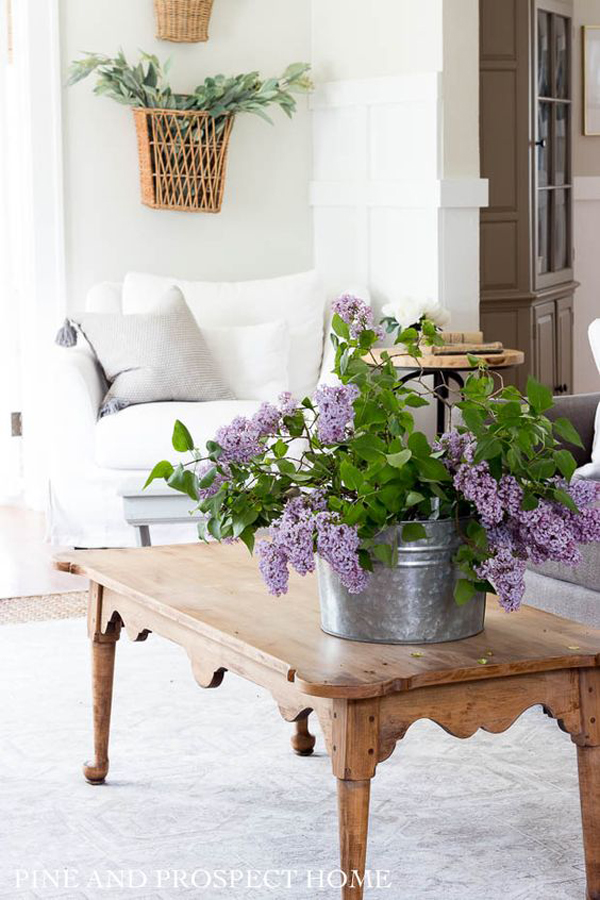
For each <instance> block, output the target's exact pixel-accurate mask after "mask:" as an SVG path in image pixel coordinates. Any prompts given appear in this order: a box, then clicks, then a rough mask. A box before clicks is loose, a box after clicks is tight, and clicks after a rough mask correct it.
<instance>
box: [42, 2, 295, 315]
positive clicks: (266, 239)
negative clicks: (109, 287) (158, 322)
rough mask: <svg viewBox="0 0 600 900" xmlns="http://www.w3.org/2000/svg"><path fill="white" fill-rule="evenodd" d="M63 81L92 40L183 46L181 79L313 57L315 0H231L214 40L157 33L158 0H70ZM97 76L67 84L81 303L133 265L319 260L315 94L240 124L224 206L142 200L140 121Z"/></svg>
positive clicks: (181, 269) (216, 266)
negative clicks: (292, 107)
mask: <svg viewBox="0 0 600 900" xmlns="http://www.w3.org/2000/svg"><path fill="white" fill-rule="evenodd" d="M60 6H61V53H62V68H63V83H64V80H65V77H66V70H67V66H68V64H69V62H70V60H72V59H73V58H74V57H76V56H78V55H79V54H80V52H81V51H83V50H95V51H99V52H102V53H107V54H113V53H115V52H116V51H117V50H118V49H119V47H123V49H124V50H125V52H126V54H127V56H128V57H129V58H130V59H135V58H136V56H137V54H138V52H139V49H140V48H142V49H144V50H147V51H148V52H150V53H156V54H157V55H158V56H159V57H160V58H161V59H166V58H167V57H169V56H172V57H173V66H172V69H171V73H170V78H171V80H172V82H173V85H174V88H175V89H176V90H178V91H183V92H185V91H186V90H190V89H193V88H194V87H195V86H196V85H197V84H199V83H200V82H201V81H202V80H203V79H204V77H205V76H207V75H215V74H217V73H219V72H222V73H224V74H235V73H238V72H244V71H252V70H254V69H257V70H259V71H260V72H261V73H262V74H263V75H264V76H270V75H276V74H279V73H281V72H282V71H283V69H284V68H285V67H286V66H287V65H288V63H290V62H295V61H299V60H303V61H304V60H305V61H307V62H309V61H310V59H311V27H310V18H311V10H310V4H308V3H291V2H282V0H235V2H230V0H223V2H217V3H215V5H214V10H213V15H212V18H211V27H210V35H211V38H210V40H209V41H208V42H207V43H205V44H189V45H186V44H173V43H168V42H164V41H157V40H156V38H155V36H154V30H155V28H154V17H153V10H152V2H151V0H126V2H123V0H102V2H94V3H92V2H82V0H61V4H60ZM92 86H93V85H92V81H91V79H90V80H88V81H84V82H82V83H81V84H78V85H76V86H75V87H72V88H68V89H65V90H64V93H63V103H64V150H65V167H64V168H65V218H66V257H67V288H68V296H69V304H70V308H71V309H75V308H80V307H81V305H82V303H83V300H84V296H85V293H86V291H87V290H88V288H89V287H90V286H91V285H92V284H94V283H96V282H98V281H103V280H110V281H120V280H121V279H122V278H123V275H124V274H125V273H126V272H127V271H128V270H142V271H151V272H156V273H159V274H164V275H171V274H175V275H178V276H180V277H184V278H198V279H201V278H204V279H207V280H232V281H235V280H240V279H247V278H263V277H265V278H266V277H270V276H275V275H282V274H286V273H290V272H297V271H301V270H305V269H309V268H311V267H312V216H311V211H310V207H309V204H308V183H309V180H310V167H311V147H310V116H309V113H308V101H307V99H306V98H304V97H300V98H299V101H298V106H299V109H298V113H297V115H296V116H295V117H294V119H292V120H291V121H290V120H289V119H288V118H287V117H286V116H285V115H284V114H283V113H282V112H281V111H280V110H278V109H274V110H273V113H272V118H273V120H274V122H275V124H274V126H270V125H269V124H268V123H266V122H264V121H262V120H261V119H259V118H258V117H256V116H251V115H244V116H239V117H238V118H237V120H236V122H235V124H234V128H233V133H232V138H231V148H230V154H229V161H228V172H227V181H226V187H225V199H224V203H223V210H222V212H221V213H220V214H219V215H207V214H195V213H186V212H171V211H168V212H165V211H156V210H152V209H149V208H147V207H145V206H142V204H141V203H140V188H139V175H138V161H137V150H136V141H135V132H134V126H133V121H132V115H131V111H130V110H129V109H128V108H127V107H123V106H120V105H119V104H117V103H115V102H113V101H111V100H108V99H106V98H102V97H95V96H94V95H93V94H92Z"/></svg>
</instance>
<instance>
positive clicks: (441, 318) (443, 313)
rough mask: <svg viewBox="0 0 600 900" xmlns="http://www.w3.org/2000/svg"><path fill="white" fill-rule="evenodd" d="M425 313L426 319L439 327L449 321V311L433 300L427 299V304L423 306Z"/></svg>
mask: <svg viewBox="0 0 600 900" xmlns="http://www.w3.org/2000/svg"><path fill="white" fill-rule="evenodd" d="M425 314H426V316H427V318H428V319H431V321H432V322H433V323H434V325H437V326H438V327H439V328H443V327H444V326H445V325H447V324H448V323H449V321H450V313H449V312H448V310H447V309H444V307H443V306H442V305H441V304H440V303H438V302H437V301H434V300H430V299H428V300H427V306H426V307H425Z"/></svg>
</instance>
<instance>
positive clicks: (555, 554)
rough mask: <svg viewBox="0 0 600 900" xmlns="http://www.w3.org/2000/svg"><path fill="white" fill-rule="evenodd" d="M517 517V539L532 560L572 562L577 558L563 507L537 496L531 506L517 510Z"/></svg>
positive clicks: (577, 559) (575, 546)
mask: <svg viewBox="0 0 600 900" xmlns="http://www.w3.org/2000/svg"><path fill="white" fill-rule="evenodd" d="M517 518H518V522H519V533H518V542H519V544H520V545H521V547H522V548H523V549H526V550H527V553H528V555H529V558H530V559H531V561H532V562H534V563H536V564H540V563H544V562H547V560H549V559H551V560H554V561H555V562H562V563H566V564H567V565H570V566H574V565H576V564H577V563H578V562H579V561H580V560H581V553H580V552H579V550H578V548H577V542H576V540H575V538H574V536H573V532H572V530H571V529H570V528H569V527H568V525H569V522H568V518H569V517H568V515H567V510H566V509H565V508H564V507H560V506H559V505H558V504H555V503H549V502H548V501H547V500H540V502H539V503H538V505H537V507H536V508H535V509H531V510H528V511H523V510H521V512H520V513H519V515H518V517H517Z"/></svg>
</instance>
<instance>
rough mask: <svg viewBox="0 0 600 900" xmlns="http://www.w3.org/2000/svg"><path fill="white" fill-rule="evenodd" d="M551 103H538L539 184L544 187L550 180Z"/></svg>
mask: <svg viewBox="0 0 600 900" xmlns="http://www.w3.org/2000/svg"><path fill="white" fill-rule="evenodd" d="M551 110H552V106H551V104H550V103H538V144H537V152H538V154H537V168H538V185H539V187H544V186H545V185H547V184H548V183H549V182H550V115H551Z"/></svg>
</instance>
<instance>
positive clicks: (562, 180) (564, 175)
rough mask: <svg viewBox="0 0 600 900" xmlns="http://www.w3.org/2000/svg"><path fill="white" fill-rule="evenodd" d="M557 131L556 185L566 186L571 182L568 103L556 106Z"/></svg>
mask: <svg viewBox="0 0 600 900" xmlns="http://www.w3.org/2000/svg"><path fill="white" fill-rule="evenodd" d="M555 127H556V131H555V137H554V154H555V155H554V159H555V172H554V183H555V184H566V183H567V182H568V181H569V161H568V159H567V152H568V135H569V108H568V106H567V104H566V103H557V104H556V126H555Z"/></svg>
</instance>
